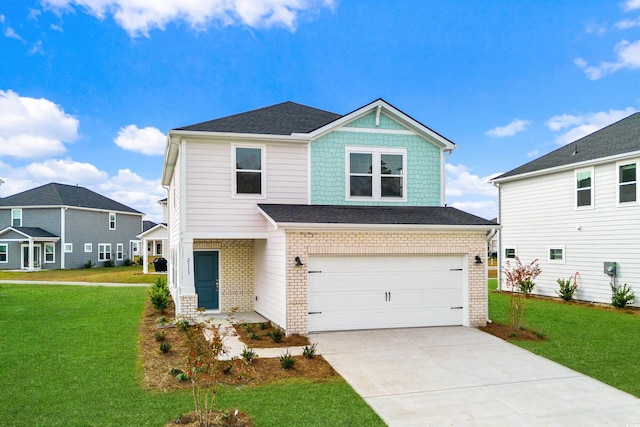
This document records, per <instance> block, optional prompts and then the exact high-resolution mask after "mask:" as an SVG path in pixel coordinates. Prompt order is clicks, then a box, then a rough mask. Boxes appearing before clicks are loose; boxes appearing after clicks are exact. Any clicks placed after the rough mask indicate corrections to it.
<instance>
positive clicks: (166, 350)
mask: <svg viewBox="0 0 640 427" xmlns="http://www.w3.org/2000/svg"><path fill="white" fill-rule="evenodd" d="M169 350H171V343H170V342H166V341H165V342H161V343H160V351H161V352H163V353H169Z"/></svg>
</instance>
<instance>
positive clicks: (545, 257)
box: [492, 113, 640, 306]
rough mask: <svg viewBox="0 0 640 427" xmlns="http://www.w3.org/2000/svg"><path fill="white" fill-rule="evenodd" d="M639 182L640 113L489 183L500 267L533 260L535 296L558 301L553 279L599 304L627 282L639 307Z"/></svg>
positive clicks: (608, 301) (582, 297)
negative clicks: (495, 194)
mask: <svg viewBox="0 0 640 427" xmlns="http://www.w3.org/2000/svg"><path fill="white" fill-rule="evenodd" d="M639 178H640V113H636V114H633V115H631V116H629V117H627V118H625V119H623V120H620V121H618V122H617V123H614V124H612V125H610V126H607V127H605V128H603V129H601V130H599V131H597V132H594V133H592V134H590V135H587V136H585V137H584V138H581V139H579V140H577V141H574V142H572V143H570V144H568V145H565V146H563V147H561V148H558V149H557V150H555V151H553V152H551V153H549V154H547V155H544V156H542V157H540V158H538V159H535V160H533V161H531V162H529V163H526V164H524V165H522V166H519V167H517V168H515V169H513V170H511V171H509V172H507V173H505V174H503V175H501V176H498V177H496V178H494V179H493V180H492V182H493V183H494V184H495V185H496V186H497V187H498V188H499V194H500V210H499V218H498V220H499V221H500V224H501V225H502V230H501V231H500V243H499V245H500V249H499V254H500V258H501V267H502V268H504V267H505V262H506V261H507V260H508V259H509V258H514V257H516V256H518V257H519V258H520V259H521V260H522V262H523V263H529V262H531V261H532V260H534V259H538V260H539V263H540V268H541V269H542V273H541V274H540V276H538V278H537V279H536V281H535V282H536V286H535V288H534V290H533V291H534V293H537V294H541V295H548V296H556V290H558V288H559V286H558V284H557V282H556V281H557V279H565V280H566V279H571V281H572V282H573V281H574V280H576V281H577V283H578V288H577V291H576V294H575V296H576V298H578V299H581V300H586V301H595V302H601V303H610V302H611V288H610V283H611V282H612V281H614V282H617V283H618V284H620V285H622V284H624V283H626V284H628V285H629V286H630V287H631V288H632V289H633V290H634V292H635V294H636V303H635V305H636V306H640V298H638V297H640V262H639V260H640V185H638V179H639ZM608 263H615V268H614V269H612V270H607V267H609V266H613V265H612V264H608ZM608 273H609V274H608ZM503 276H504V275H503ZM503 279H504V278H503ZM501 286H502V288H503V289H504V287H505V283H504V280H502V284H501Z"/></svg>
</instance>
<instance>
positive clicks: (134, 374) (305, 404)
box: [0, 285, 384, 426]
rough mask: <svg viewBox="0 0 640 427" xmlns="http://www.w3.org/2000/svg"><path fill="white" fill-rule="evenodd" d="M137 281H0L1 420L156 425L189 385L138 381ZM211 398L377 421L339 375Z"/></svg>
mask: <svg viewBox="0 0 640 427" xmlns="http://www.w3.org/2000/svg"><path fill="white" fill-rule="evenodd" d="M146 297H147V289H145V288H106V287H65V286H37V285H3V287H2V289H0V343H2V349H1V350H0V377H1V378H2V392H0V408H2V410H0V425H3V426H22V425H31V426H129V425H135V426H161V425H163V424H164V423H165V422H167V421H169V420H170V419H172V418H175V417H177V416H178V415H179V414H181V413H184V412H189V411H190V410H192V408H193V406H192V405H193V404H192V400H191V394H190V392H186V391H182V392H172V393H156V392H146V391H144V390H142V388H141V386H140V384H141V368H140V366H139V363H138V358H137V354H138V353H137V352H138V346H137V341H138V327H139V322H140V316H141V314H142V310H143V303H144V299H145V298H146ZM218 407H220V408H240V409H241V410H242V411H245V412H247V413H249V414H250V415H251V416H252V417H253V418H254V420H255V421H256V425H257V426H278V425H305V426H315V425H317V426H323V425H365V426H367V425H371V426H381V425H384V424H383V423H382V421H381V420H380V419H379V418H378V417H377V415H375V413H374V412H373V411H372V410H371V409H370V408H369V407H368V406H367V405H366V403H365V402H364V401H363V400H362V399H361V398H360V397H359V396H358V395H357V394H356V393H355V392H354V391H353V390H352V389H351V388H350V387H349V386H348V385H347V384H346V383H345V382H344V380H342V379H337V380H335V381H329V382H321V383H310V382H301V381H288V382H283V383H280V384H273V385H268V386H261V387H244V388H240V389H238V388H229V387H225V388H223V389H221V391H220V393H219V394H218Z"/></svg>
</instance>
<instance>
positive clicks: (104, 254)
mask: <svg viewBox="0 0 640 427" xmlns="http://www.w3.org/2000/svg"><path fill="white" fill-rule="evenodd" d="M110 259H111V243H98V261H107V260H110Z"/></svg>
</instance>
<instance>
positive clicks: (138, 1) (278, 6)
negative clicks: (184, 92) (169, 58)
mask: <svg viewBox="0 0 640 427" xmlns="http://www.w3.org/2000/svg"><path fill="white" fill-rule="evenodd" d="M41 3H42V4H43V6H44V7H46V8H50V9H53V10H54V11H55V12H57V13H62V12H66V11H69V10H71V9H73V7H74V6H79V7H81V8H82V9H84V10H85V11H86V12H87V13H89V14H91V15H93V16H95V17H97V18H98V19H104V17H105V16H106V15H113V18H114V19H115V21H116V22H117V23H118V25H120V26H121V27H122V28H123V29H124V30H125V31H127V33H129V35H130V36H131V37H137V36H141V35H142V36H145V37H149V31H150V30H152V29H160V30H164V28H165V27H166V25H167V24H169V23H170V22H174V21H183V22H186V23H187V24H188V25H189V26H190V27H191V28H193V29H198V30H203V29H205V28H206V27H207V26H208V25H209V24H211V23H217V24H220V25H223V26H227V25H234V24H241V25H246V26H249V27H253V28H269V27H272V26H281V27H285V28H288V29H290V30H295V27H296V21H297V19H298V15H299V14H300V13H302V12H304V11H307V10H316V9H319V8H321V7H331V6H332V5H333V0H260V1H256V0H41Z"/></svg>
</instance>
